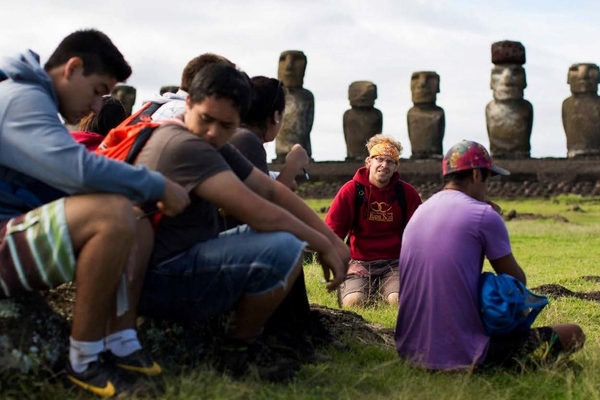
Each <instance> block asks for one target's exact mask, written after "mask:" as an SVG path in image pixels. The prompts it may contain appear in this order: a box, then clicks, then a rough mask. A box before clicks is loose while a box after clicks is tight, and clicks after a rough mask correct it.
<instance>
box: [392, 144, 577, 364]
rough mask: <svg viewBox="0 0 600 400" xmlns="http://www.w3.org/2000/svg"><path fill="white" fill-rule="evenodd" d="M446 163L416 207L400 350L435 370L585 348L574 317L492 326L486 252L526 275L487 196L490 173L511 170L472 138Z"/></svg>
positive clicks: (546, 358) (406, 246) (497, 263)
mask: <svg viewBox="0 0 600 400" xmlns="http://www.w3.org/2000/svg"><path fill="white" fill-rule="evenodd" d="M442 169H443V174H444V181H445V186H444V190H442V191H440V192H438V193H436V194H435V195H433V196H432V197H431V198H430V199H429V200H427V201H426V202H425V203H423V205H421V206H420V207H419V208H418V209H417V211H416V212H415V213H414V215H413V217H412V219H411V220H410V221H409V223H408V225H407V226H406V230H405V231H404V238H403V241H402V253H401V254H400V310H399V312H398V320H397V324H396V334H395V338H396V349H397V350H398V354H399V355H400V357H402V358H404V359H406V360H407V361H408V362H409V363H410V364H412V365H414V366H420V367H423V368H426V369H430V370H456V369H468V370H470V369H473V368H485V367H497V366H500V367H508V368H512V367H516V366H518V365H520V364H521V363H523V362H526V361H527V360H530V361H532V362H537V363H548V362H551V361H553V360H555V359H556V357H558V356H559V355H561V354H564V355H568V354H570V353H572V352H575V351H577V350H579V349H580V348H581V347H582V346H583V343H584V342H585V335H584V333H583V331H582V330H581V328H580V327H579V326H578V325H575V324H561V325H552V326H547V327H541V328H533V329H528V330H525V331H521V330H519V331H513V332H511V333H509V334H507V335H502V336H494V337H490V336H488V335H487V334H486V331H485V328H484V325H483V322H482V319H481V317H480V313H479V279H480V276H481V273H482V268H483V260H484V256H485V257H487V259H488V260H489V261H490V264H491V265H492V268H493V269H494V270H495V271H496V273H498V274H500V273H505V274H508V275H511V276H513V277H515V278H517V279H518V280H520V281H521V282H523V283H525V273H524V272H523V270H522V269H521V267H519V264H518V263H517V261H516V260H515V258H514V256H513V254H512V250H511V246H510V240H509V237H508V231H507V230H506V226H505V225H504V221H502V218H501V217H500V215H499V214H498V213H497V212H496V211H495V210H494V209H493V208H492V206H491V205H490V204H488V202H487V201H486V200H487V195H486V192H487V188H488V184H489V181H490V178H491V176H492V175H494V174H500V175H508V174H509V172H508V171H506V170H504V169H502V168H499V167H497V166H495V165H494V164H493V163H492V159H491V158H490V156H489V154H488V151H487V150H486V149H485V148H484V147H483V146H482V145H481V144H479V143H476V142H472V141H466V140H464V141H462V142H460V143H458V144H456V145H454V146H452V147H451V148H450V150H448V152H447V153H446V156H445V157H444V159H443V165H442ZM540 349H543V350H544V351H538V350H540ZM534 353H535V356H533V357H532V355H533V354H534ZM538 353H539V354H538ZM540 354H542V356H541V357H542V358H541V359H539V355H540Z"/></svg>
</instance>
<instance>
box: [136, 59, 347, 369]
mask: <svg viewBox="0 0 600 400" xmlns="http://www.w3.org/2000/svg"><path fill="white" fill-rule="evenodd" d="M251 99H252V88H251V82H250V80H249V79H248V77H247V76H246V75H245V74H244V73H242V72H240V71H238V70H236V69H235V68H234V67H232V66H230V65H226V64H223V63H217V64H212V65H207V66H205V67H203V68H202V69H201V70H200V72H198V73H197V74H196V76H195V78H194V79H193V81H192V84H191V86H190V87H189V96H188V97H187V99H186V106H185V114H184V116H183V120H182V122H181V124H176V123H169V124H165V125H163V126H161V127H159V128H157V129H156V130H155V131H154V132H153V135H152V138H151V140H150V141H149V142H148V143H147V144H146V145H145V146H144V148H143V150H142V152H141V153H140V155H139V157H138V159H137V163H138V164H143V165H146V166H148V167H149V168H151V169H155V170H157V171H159V172H161V173H163V174H164V175H165V176H168V177H170V178H171V179H173V180H174V181H176V182H178V183H180V184H181V185H182V186H183V187H185V188H186V189H187V190H189V192H190V195H191V197H192V203H191V205H190V207H189V208H188V209H187V210H186V211H185V212H183V213H182V214H181V215H179V216H176V217H173V218H171V217H164V218H162V219H161V221H160V223H159V225H158V227H157V230H156V239H155V246H154V252H153V254H152V261H151V265H150V267H149V269H148V272H147V275H146V279H145V283H144V288H143V291H142V296H141V301H140V313H142V314H144V315H150V316H155V317H169V318H176V319H187V320H189V319H204V318H207V317H212V316H217V315H220V314H223V313H225V312H227V311H229V310H235V313H234V315H235V318H234V322H233V323H232V324H231V325H230V326H229V328H228V330H227V331H226V335H225V337H224V338H223V339H222V341H221V344H220V346H219V353H220V360H221V361H220V363H219V364H220V365H219V367H220V368H221V369H222V370H223V371H226V372H229V373H231V374H232V375H234V376H240V375H242V374H244V373H245V372H246V371H247V370H248V366H249V365H251V364H255V361H256V359H255V355H256V353H255V351H254V350H256V348H257V346H258V345H259V343H260V341H257V340H256V339H257V338H258V337H259V336H260V334H261V332H262V330H263V326H264V325H265V322H266V321H267V319H268V318H269V317H270V316H271V314H272V313H273V312H274V310H275V309H276V308H277V307H278V306H279V304H280V303H281V302H282V301H283V299H284V298H285V297H286V296H287V294H288V292H289V290H290V288H291V287H292V285H293V283H294V281H295V279H296V277H297V276H298V275H299V274H300V272H301V268H302V251H303V250H304V248H305V247H306V246H307V245H308V246H309V247H310V248H311V249H313V250H315V251H316V252H318V253H319V255H320V258H321V262H322V265H323V268H324V272H325V276H326V278H329V277H330V274H331V273H332V274H333V280H332V281H331V282H330V283H329V284H328V286H327V288H328V289H329V290H333V289H335V288H336V287H337V286H338V285H339V284H340V283H341V281H342V279H343V277H344V275H345V266H344V260H347V257H348V254H347V247H346V246H345V245H344V243H343V242H341V240H339V239H338V238H337V237H336V236H335V234H334V233H333V232H332V231H331V230H329V229H328V228H327V226H326V225H325V224H324V223H323V222H322V221H321V220H320V218H319V217H318V215H317V214H316V213H314V211H312V210H311V209H310V208H309V207H308V206H307V205H306V204H305V203H304V202H303V201H302V199H300V198H299V197H298V196H296V195H295V194H294V193H293V192H292V191H290V190H289V189H288V188H286V187H285V186H284V185H282V184H280V183H278V182H276V181H274V180H272V179H270V178H269V177H268V176H267V175H266V174H264V173H263V172H261V171H260V170H258V169H257V168H255V167H254V166H253V165H252V164H251V163H250V162H249V161H248V160H247V159H246V158H245V157H243V156H242V155H241V154H240V153H239V151H237V150H236V149H235V148H233V147H232V146H231V145H230V144H228V143H227V142H228V140H229V138H230V137H231V135H233V133H234V132H235V131H236V129H237V128H238V126H239V124H240V118H241V116H243V115H244V114H245V113H246V112H247V110H248V108H249V107H250V104H251ZM219 207H221V208H222V209H223V210H224V211H225V212H227V213H228V214H229V215H232V216H233V217H235V218H237V219H238V220H240V221H242V222H243V223H246V224H247V225H248V226H242V227H238V228H235V229H233V230H229V231H225V232H222V233H220V234H219V221H218V208H219ZM261 371H262V374H261V376H262V377H264V378H267V379H274V380H279V379H285V378H289V377H291V376H292V375H293V374H294V373H295V370H294V366H289V365H286V366H282V365H273V366H271V368H270V369H268V368H260V369H259V372H261Z"/></svg>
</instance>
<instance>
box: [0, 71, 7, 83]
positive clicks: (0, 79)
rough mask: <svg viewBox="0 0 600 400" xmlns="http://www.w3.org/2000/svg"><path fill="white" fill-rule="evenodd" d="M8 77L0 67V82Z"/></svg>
mask: <svg viewBox="0 0 600 400" xmlns="http://www.w3.org/2000/svg"><path fill="white" fill-rule="evenodd" d="M7 79H8V76H6V74H5V73H4V71H2V70H1V69H0V82H2V81H5V80H7Z"/></svg>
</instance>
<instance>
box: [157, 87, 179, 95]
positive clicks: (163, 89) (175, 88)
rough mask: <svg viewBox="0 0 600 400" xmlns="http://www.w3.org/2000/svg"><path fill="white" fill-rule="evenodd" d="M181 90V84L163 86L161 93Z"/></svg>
mask: <svg viewBox="0 0 600 400" xmlns="http://www.w3.org/2000/svg"><path fill="white" fill-rule="evenodd" d="M178 90H179V86H175V85H171V86H161V88H160V95H161V96H162V95H163V94H165V93H177V91H178Z"/></svg>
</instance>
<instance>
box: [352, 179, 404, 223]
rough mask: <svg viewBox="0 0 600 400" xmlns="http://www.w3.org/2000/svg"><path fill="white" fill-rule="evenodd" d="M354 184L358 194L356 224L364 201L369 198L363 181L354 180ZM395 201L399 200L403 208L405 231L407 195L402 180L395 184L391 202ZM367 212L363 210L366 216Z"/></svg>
mask: <svg viewBox="0 0 600 400" xmlns="http://www.w3.org/2000/svg"><path fill="white" fill-rule="evenodd" d="M354 184H355V186H356V196H355V197H354V210H355V214H354V224H353V225H354V226H356V225H357V223H358V219H359V218H360V217H361V215H360V208H361V207H362V205H363V203H366V201H367V199H366V198H365V185H363V184H362V183H359V182H357V181H354ZM394 201H397V202H398V205H399V206H400V209H401V210H402V231H403V232H404V228H406V223H407V222H408V221H407V220H406V215H407V213H406V196H405V194H404V185H403V184H402V181H400V180H399V181H397V182H396V185H395V186H394V195H393V196H392V198H391V199H390V201H389V202H390V203H393V202H394ZM367 212H368V210H367V209H365V211H364V212H363V215H362V217H363V218H366V217H367Z"/></svg>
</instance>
